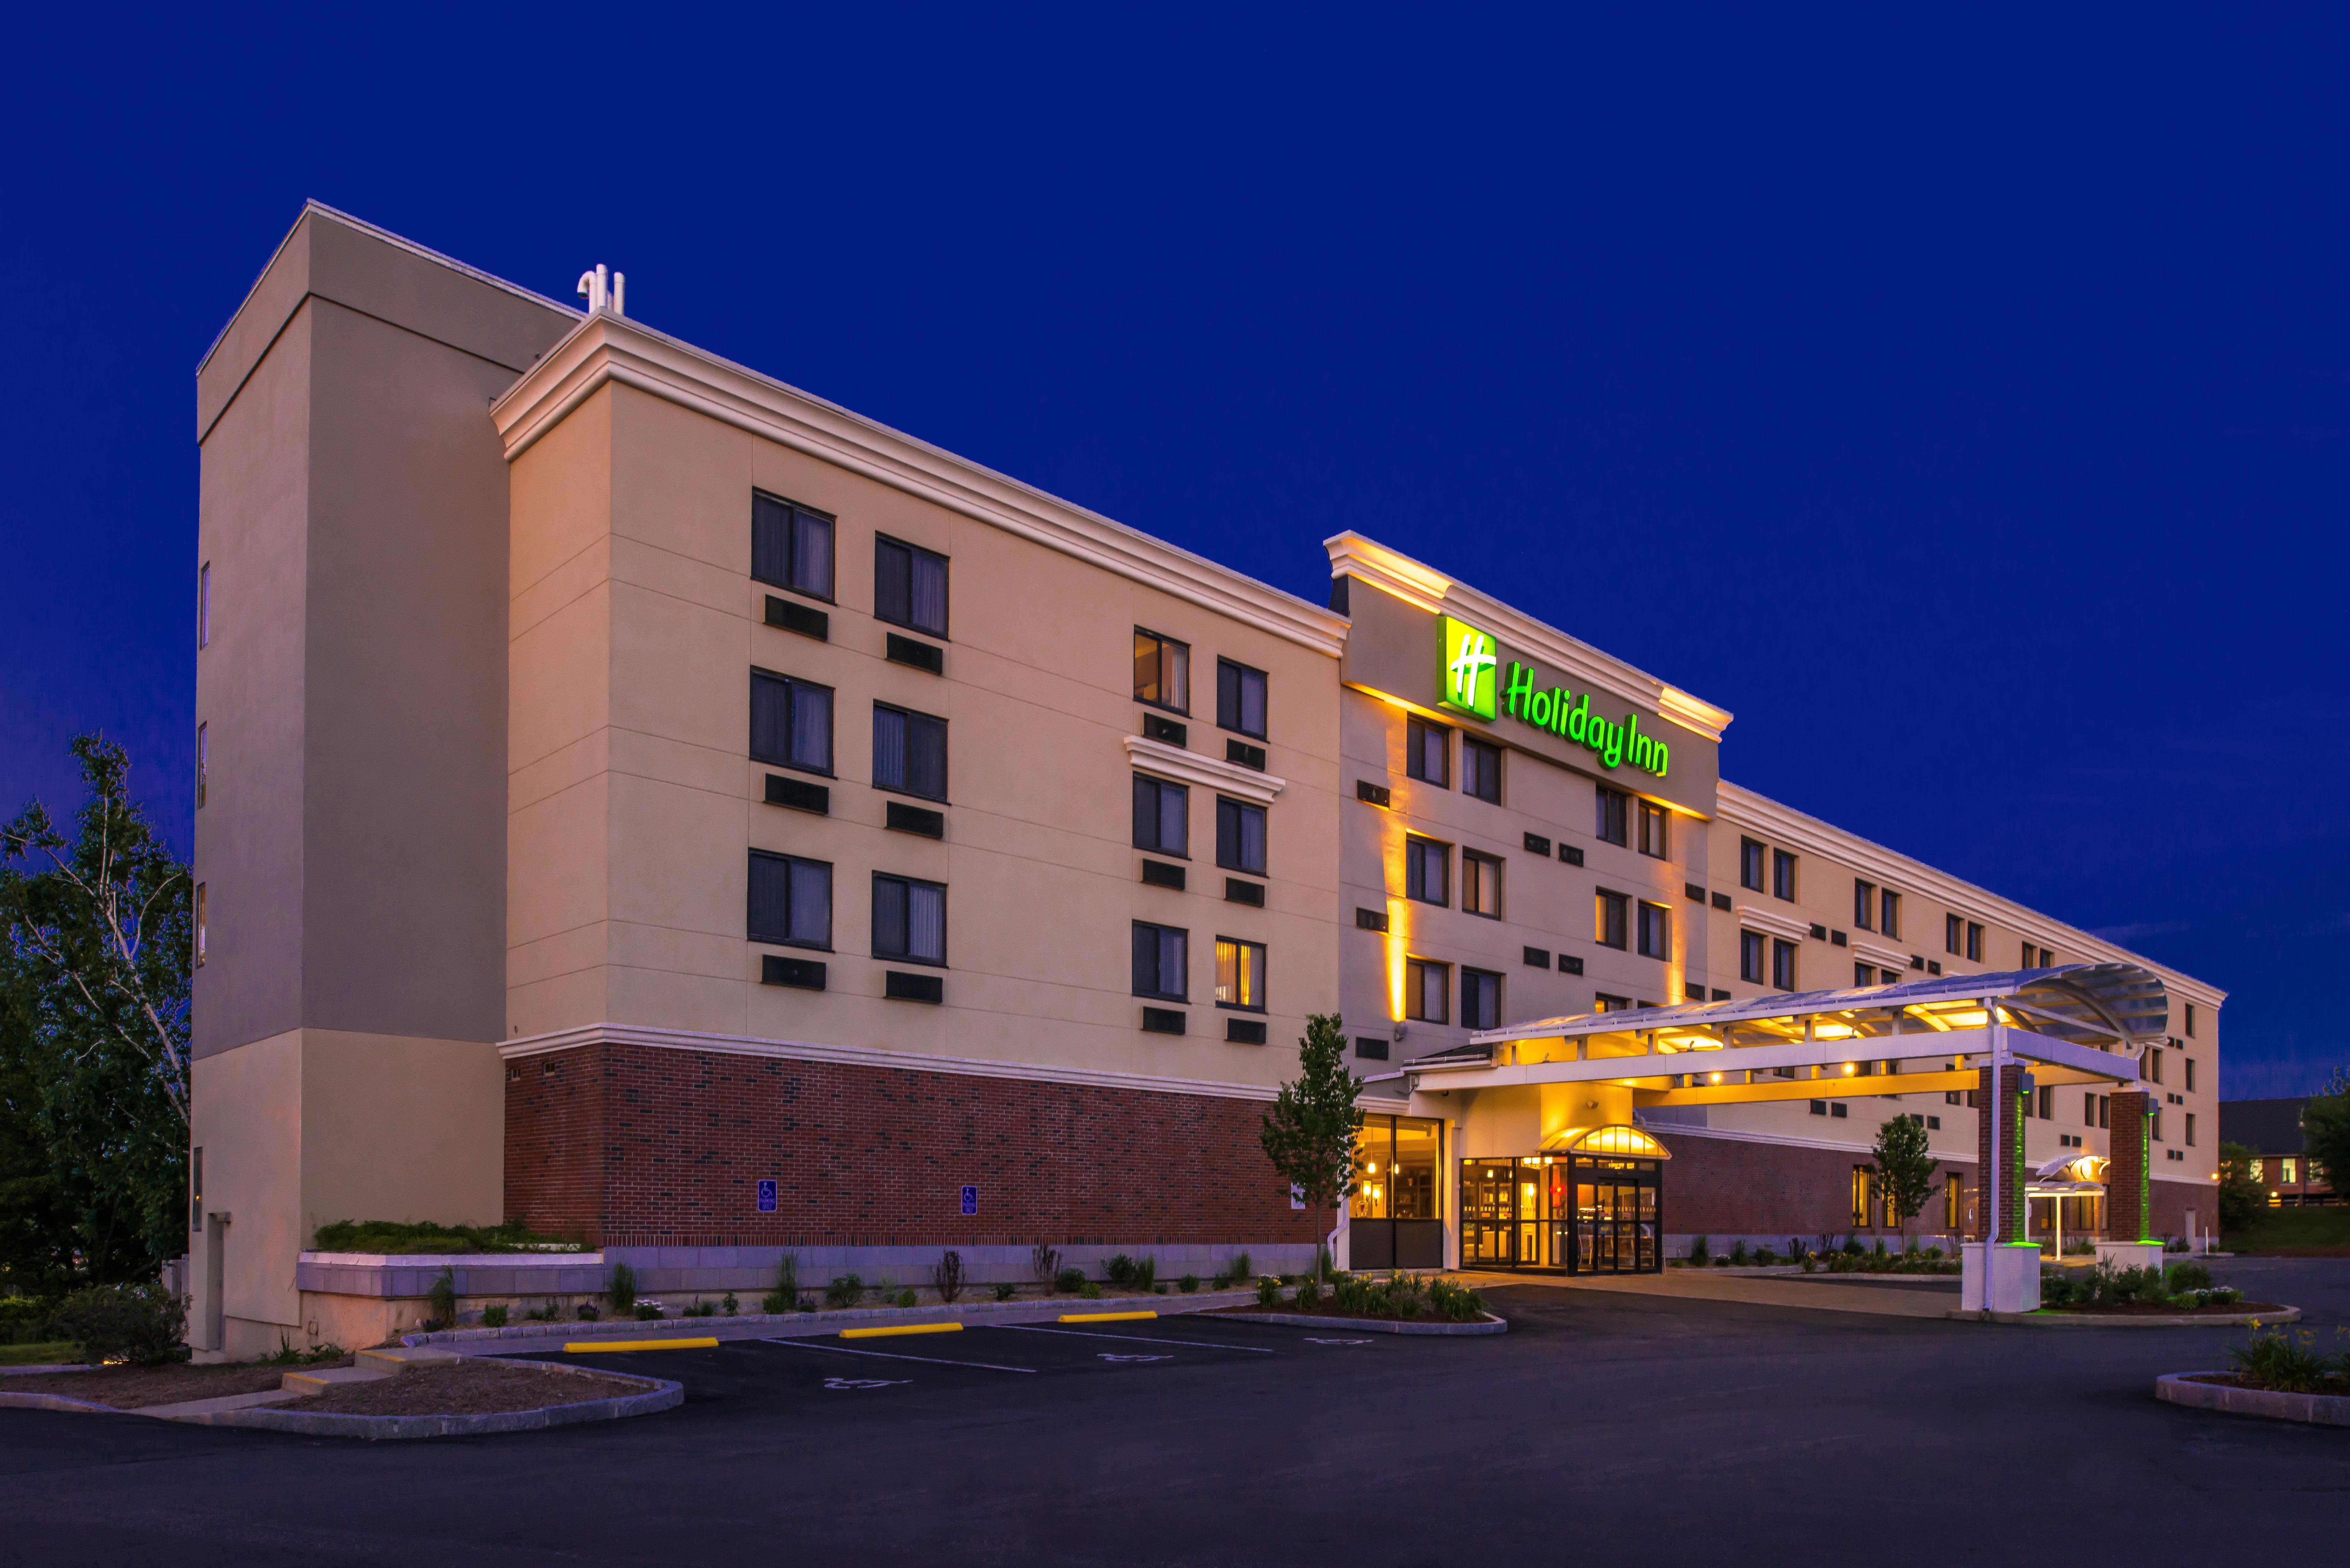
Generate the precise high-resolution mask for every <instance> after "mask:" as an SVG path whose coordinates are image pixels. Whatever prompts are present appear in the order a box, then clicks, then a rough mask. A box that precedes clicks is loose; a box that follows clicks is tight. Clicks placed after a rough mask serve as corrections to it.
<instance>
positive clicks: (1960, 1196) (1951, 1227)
mask: <svg viewBox="0 0 2350 1568" xmlns="http://www.w3.org/2000/svg"><path fill="white" fill-rule="evenodd" d="M1966 1197H1967V1184H1966V1182H1965V1181H1964V1180H1963V1179H1960V1178H1959V1177H1956V1176H1953V1177H1951V1178H1950V1179H1949V1180H1947V1181H1945V1182H1943V1183H1942V1229H1944V1230H1945V1231H1950V1233H1951V1234H1953V1235H1956V1234H1957V1233H1958V1230H1959V1220H1960V1215H1961V1213H1962V1211H1963V1210H1964V1208H1965V1204H1966Z"/></svg>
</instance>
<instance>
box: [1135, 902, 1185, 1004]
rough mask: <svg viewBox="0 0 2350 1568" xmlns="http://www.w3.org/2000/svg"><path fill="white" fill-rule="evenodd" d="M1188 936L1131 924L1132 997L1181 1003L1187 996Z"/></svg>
mask: <svg viewBox="0 0 2350 1568" xmlns="http://www.w3.org/2000/svg"><path fill="white" fill-rule="evenodd" d="M1190 942H1191V932H1189V931H1186V930H1182V929H1179V928H1177V927H1174V926H1155V925H1152V924H1151V923H1149V921H1147V920H1137V921H1135V922H1134V994H1135V995H1137V996H1155V997H1159V998H1161V999H1162V1000H1165V1001H1168V1002H1181V1001H1183V1000H1184V999H1185V998H1186V997H1187V996H1188V995H1190V991H1189V989H1188V988H1189V986H1190V983H1191V982H1190V981H1189V980H1188V979H1187V977H1186V976H1187V970H1186V964H1187V961H1188V949H1189V945H1190Z"/></svg>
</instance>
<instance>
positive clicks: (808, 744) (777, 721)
mask: <svg viewBox="0 0 2350 1568" xmlns="http://www.w3.org/2000/svg"><path fill="white" fill-rule="evenodd" d="M751 760H752V761H754V762H760V763H771V764H773V765H774V766H775V767H781V768H804V769H806V771H807V772H809V773H815V774H829V773H831V772H832V688H831V687H829V686H818V685H816V684H814V683H813V682H811V681H806V680H796V679H795V678H793V677H791V676H788V675H776V674H774V673H772V672H770V671H768V670H752V671H751Z"/></svg>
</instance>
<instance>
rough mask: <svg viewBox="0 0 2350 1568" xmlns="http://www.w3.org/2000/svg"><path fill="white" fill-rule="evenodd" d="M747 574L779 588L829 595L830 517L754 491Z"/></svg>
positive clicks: (814, 594) (830, 585)
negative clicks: (749, 561)
mask: <svg viewBox="0 0 2350 1568" xmlns="http://www.w3.org/2000/svg"><path fill="white" fill-rule="evenodd" d="M751 575H752V576H754V577H756V578H758V579H759V580H760V581H761V582H763V583H773V584H775V587H779V588H792V589H795V590H796V591H797V592H800V593H804V594H807V595H810V596H812V597H816V598H820V599H828V598H830V597H832V519H831V518H829V517H827V516H826V515H825V514H823V513H821V512H811V511H809V510H808V509H807V508H806V507H805V506H795V505H794V504H792V503H790V502H788V501H785V500H781V499H779V498H777V497H775V496H773V495H758V494H754V495H753V496H752V497H751Z"/></svg>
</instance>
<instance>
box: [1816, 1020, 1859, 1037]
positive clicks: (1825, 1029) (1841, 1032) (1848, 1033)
mask: <svg viewBox="0 0 2350 1568" xmlns="http://www.w3.org/2000/svg"><path fill="white" fill-rule="evenodd" d="M1812 1033H1813V1034H1814V1036H1815V1037H1817V1038H1819V1039H1822V1040H1849V1039H1851V1038H1852V1037H1853V1035H1855V1034H1856V1033H1858V1031H1857V1030H1856V1029H1854V1028H1853V1026H1852V1025H1851V1024H1849V1023H1821V1024H1815V1025H1814V1026H1813V1029H1812Z"/></svg>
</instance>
